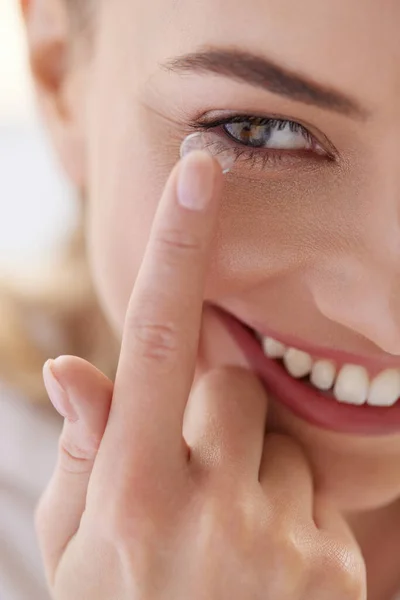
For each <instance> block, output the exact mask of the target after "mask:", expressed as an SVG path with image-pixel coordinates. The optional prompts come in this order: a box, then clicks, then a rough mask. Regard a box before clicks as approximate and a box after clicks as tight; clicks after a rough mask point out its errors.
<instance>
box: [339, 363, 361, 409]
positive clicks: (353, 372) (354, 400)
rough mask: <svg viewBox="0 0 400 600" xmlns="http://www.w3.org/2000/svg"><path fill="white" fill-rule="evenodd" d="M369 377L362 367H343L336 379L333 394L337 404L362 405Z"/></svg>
mask: <svg viewBox="0 0 400 600" xmlns="http://www.w3.org/2000/svg"><path fill="white" fill-rule="evenodd" d="M368 388H369V377H368V373H367V371H366V369H364V367H359V366H357V365H345V366H344V367H342V368H341V370H340V372H339V375H338V377H337V379H336V383H335V387H334V390H333V394H334V396H335V398H336V400H339V402H345V403H347V404H359V405H361V404H364V403H365V401H366V400H367V395H368Z"/></svg>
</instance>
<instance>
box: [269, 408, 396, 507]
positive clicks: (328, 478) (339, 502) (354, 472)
mask: <svg viewBox="0 0 400 600" xmlns="http://www.w3.org/2000/svg"><path fill="white" fill-rule="evenodd" d="M270 424H271V425H270V426H271V429H272V430H274V431H276V432H279V433H283V434H286V435H290V436H291V437H293V438H294V439H296V440H297V441H298V442H299V444H300V445H301V446H302V447H303V449H304V451H305V453H306V455H307V458H308V460H309V461H310V464H311V466H312V469H313V472H314V478H315V479H314V480H315V487H316V490H317V492H318V493H320V494H322V495H326V496H327V497H329V500H330V501H331V502H333V503H334V504H335V505H336V506H337V508H338V509H339V510H340V511H342V512H346V511H369V510H376V509H379V508H382V507H384V506H387V505H389V504H391V503H393V502H395V501H397V500H398V498H399V497H400V476H399V472H400V436H397V435H395V436H389V437H387V438H383V437H380V436H378V437H371V436H359V435H357V436H354V435H350V434H342V433H337V432H333V431H327V430H323V429H321V428H319V427H316V426H315V425H311V424H310V423H307V422H305V421H303V420H302V419H300V418H298V417H297V416H296V415H294V414H293V413H291V412H290V411H289V410H288V409H287V408H286V407H284V406H282V405H281V404H280V403H279V402H276V401H274V400H273V401H272V402H271V417H270Z"/></svg>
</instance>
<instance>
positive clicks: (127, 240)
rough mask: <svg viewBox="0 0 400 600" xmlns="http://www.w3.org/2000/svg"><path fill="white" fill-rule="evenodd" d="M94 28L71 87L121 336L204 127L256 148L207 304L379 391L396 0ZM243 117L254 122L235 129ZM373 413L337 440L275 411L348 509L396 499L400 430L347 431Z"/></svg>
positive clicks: (114, 10)
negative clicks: (166, 191)
mask: <svg viewBox="0 0 400 600" xmlns="http://www.w3.org/2000/svg"><path fill="white" fill-rule="evenodd" d="M94 18H95V21H96V23H95V24H94V31H95V36H94V40H93V47H92V48H91V51H90V56H89V57H88V58H86V59H85V62H84V63H82V60H81V61H80V67H79V68H80V69H81V70H83V71H84V72H83V73H81V74H82V76H79V77H76V78H75V79H74V81H75V83H74V85H73V86H72V88H71V89H72V92H71V93H72V98H71V103H72V104H73V105H74V107H75V109H74V114H75V115H78V116H77V118H76V122H75V123H74V124H73V125H71V126H74V127H75V130H77V131H79V136H78V137H79V139H80V144H81V150H82V152H81V153H78V154H79V155H80V156H83V157H84V159H82V162H81V164H80V167H79V169H75V170H74V173H77V172H78V171H79V173H80V175H79V177H80V178H81V180H80V181H76V183H77V184H78V185H82V186H84V188H85V190H86V193H87V197H88V236H89V249H90V258H91V264H92V268H93V273H94V278H95V282H96V285H97V288H98V292H99V295H100V298H101V301H102V303H103V306H104V308H105V310H106V312H107V313H108V315H109V317H110V319H111V321H112V322H113V324H114V326H115V328H116V329H117V330H118V332H122V327H123V320H124V315H125V311H126V307H127V303H128V299H129V296H130V293H131V290H132V287H133V284H134V281H135V277H136V275H137V272H138V269H139V267H140V264H141V260H142V257H143V253H144V250H145V246H146V242H147V239H148V235H149V231H150V227H151V224H152V220H153V216H154V214H155V210H156V207H157V203H158V200H159V198H160V195H161V192H162V190H163V186H164V183H165V181H166V179H167V177H168V174H169V172H170V170H171V168H172V166H173V165H174V164H175V162H176V161H177V159H178V156H179V146H180V143H181V142H182V140H183V138H184V137H185V136H186V135H188V134H190V133H192V132H193V131H196V130H199V129H201V128H202V126H204V125H205V124H208V125H210V124H211V125H212V126H213V127H215V131H216V132H217V133H218V135H220V136H221V140H222V141H223V143H224V144H227V145H233V146H234V147H240V144H247V146H245V145H243V148H242V150H243V151H244V154H242V156H241V158H240V159H239V161H238V163H237V165H236V167H235V169H234V170H233V171H232V173H230V174H229V175H228V176H227V177H226V183H225V190H224V198H223V208H222V213H221V218H220V225H219V234H218V237H217V239H216V243H215V249H214V258H213V262H212V266H211V268H210V273H209V280H208V285H207V289H206V299H207V300H208V301H210V302H211V303H213V304H215V305H217V306H219V307H221V308H223V309H225V310H226V311H228V312H230V313H231V314H233V315H234V316H235V317H237V318H238V319H240V320H241V321H243V322H244V323H247V324H249V325H251V326H252V327H255V328H256V329H257V330H258V331H259V332H261V333H264V334H268V333H269V334H270V335H272V336H273V337H274V338H276V339H278V340H280V341H283V342H286V343H287V344H290V345H293V346H294V347H296V348H299V349H304V350H307V349H308V350H309V351H310V352H311V349H312V354H313V356H314V357H315V358H326V357H330V356H332V357H333V359H334V360H335V362H336V363H337V364H339V365H341V364H342V363H352V364H355V365H361V366H366V367H367V371H368V377H369V379H370V380H372V378H373V376H375V375H376V374H377V373H379V372H380V371H383V370H384V369H385V368H388V367H395V366H399V367H400V158H399V157H400V110H399V97H400V69H399V65H400V38H399V35H398V23H399V19H400V6H399V4H398V2H397V1H396V0H379V1H378V0H352V1H351V2H349V1H348V0H324V1H321V0H303V2H302V3H301V10H299V3H298V2H297V0H247V1H246V2H239V1H237V2H235V1H232V0H201V1H199V0H184V1H179V0H151V1H150V2H144V1H143V0H113V1H112V2H101V3H99V7H98V9H95V15H94ZM396 40H397V41H396ZM232 53H236V54H235V55H234V56H233V55H232ZM83 64H84V66H82V65H83ZM238 115H241V116H244V117H247V122H246V119H244V120H243V118H242V121H240V120H239V119H236V120H235V122H232V120H231V121H230V122H229V118H231V119H232V117H237V116H238ZM249 117H265V118H266V120H264V121H257V120H254V119H253V120H251V119H250V121H249ZM268 117H269V118H270V119H271V118H272V119H276V120H275V121H271V120H269V121H268ZM286 120H288V121H290V122H292V123H296V124H299V125H301V126H302V127H298V126H294V125H292V124H290V123H285V121H286ZM221 123H222V124H221ZM228 132H230V134H231V135H233V136H234V137H235V140H234V139H232V138H229V135H228ZM256 141H258V142H259V143H261V145H262V146H263V147H261V148H254V147H253V148H251V147H249V146H248V144H249V143H250V144H253V146H254V143H255V142H256ZM76 178H77V179H78V176H77V175H76ZM332 351H333V353H332ZM344 352H347V353H350V354H347V355H346V354H343V353H344ZM361 371H362V370H360V369H356V370H351V369H350V370H349V372H348V373H347V375H346V376H343V382H344V383H343V382H342V383H343V386H344V387H345V388H346V390H347V392H345V394H350V396H351V395H352V394H353V395H354V396H355V397H357V398H358V397H359V396H360V394H361V396H362V394H363V393H364V394H365V393H366V392H363V389H364V388H365V386H366V384H365V372H364V371H363V372H362V373H361ZM285 377H286V375H285ZM287 377H289V375H288V376H287ZM300 385H302V386H303V387H304V385H305V384H304V385H303V384H302V383H301V384H300ZM388 385H389V384H388ZM343 386H342V387H343ZM304 389H305V388H304ZM304 389H303V393H304ZM310 393H311V392H310ZM313 393H314V392H313ZM382 394H383V396H385V394H389V392H387V391H383V392H382ZM399 395H400V388H399ZM385 397H386V396H385ZM304 402H305V403H306V402H307V397H306V396H305V399H304ZM329 402H331V403H338V401H337V400H335V399H334V398H330V399H329ZM342 406H343V404H341V405H340V406H338V407H337V408H339V409H341V408H342ZM365 410H368V409H366V407H365V406H364V407H361V406H360V407H359V406H357V407H354V406H353V411H352V412H351V416H350V417H349V419H350V423H347V424H346V426H345V427H344V429H346V433H343V431H342V432H337V431H335V432H334V431H331V430H330V429H332V427H330V428H329V429H326V428H323V427H321V426H315V425H311V424H310V423H308V422H307V421H306V420H304V419H302V418H299V417H296V416H294V414H293V413H292V411H290V410H287V409H286V408H283V406H282V405H281V403H280V402H275V401H274V402H273V403H272V406H271V411H272V414H273V415H274V420H275V426H276V427H277V428H278V429H281V430H283V431H285V432H288V433H289V434H290V435H294V436H295V437H297V438H298V439H299V440H300V441H301V443H302V444H304V445H305V447H306V449H307V452H308V455H309V457H310V459H311V461H312V462H313V464H314V469H315V472H316V474H317V478H318V482H317V485H319V487H320V488H321V489H322V490H323V491H325V492H328V493H329V494H331V496H332V497H333V498H334V499H335V501H336V502H337V503H338V504H339V505H340V506H341V507H342V508H363V507H375V506H378V505H383V504H385V503H387V502H389V501H391V500H393V499H394V498H395V497H398V496H399V495H400V476H399V472H400V425H399V432H398V434H396V432H393V431H392V430H390V431H389V428H387V427H386V425H384V426H383V427H382V428H381V429H380V431H379V433H380V435H366V433H367V429H368V430H370V429H371V428H370V427H364V428H363V426H362V425H361V426H359V427H358V426H357V425H355V426H354V427H353V422H352V420H353V419H354V423H356V424H357V423H358V421H359V420H361V421H363V419H364V417H362V418H360V419H359V418H358V416H357V414H356V413H357V411H364V412H363V413H362V414H363V415H364V414H365ZM377 410H378V411H385V413H387V410H388V409H382V408H380V409H377ZM397 410H399V409H397ZM354 411H356V412H354ZM349 414H350V413H349ZM360 414H361V413H360ZM380 414H383V412H381V413H379V415H378V417H377V419H378V420H379V419H380ZM393 414H394V412H393ZM397 418H398V417H397ZM366 420H367V421H368V420H370V417H367V419H366ZM383 420H384V421H385V423H387V422H388V421H389V422H390V421H392V419H390V420H389V419H388V417H387V414H386V416H385V419H383ZM356 426H357V427H358V429H357V431H356ZM372 429H373V428H372ZM369 433H370V431H369Z"/></svg>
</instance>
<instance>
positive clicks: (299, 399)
mask: <svg viewBox="0 0 400 600" xmlns="http://www.w3.org/2000/svg"><path fill="white" fill-rule="evenodd" d="M221 317H222V319H223V320H224V321H225V323H226V326H227V327H228V329H229V330H230V332H231V333H232V335H233V336H234V338H235V339H236V341H237V343H238V344H239V346H240V347H241V349H242V351H243V352H244V354H245V356H246V358H247V360H248V361H249V364H250V365H251V366H252V368H253V369H254V372H255V373H257V375H258V376H259V377H260V378H261V379H262V381H263V382H264V384H265V386H266V388H267V390H268V391H270V392H271V393H272V394H273V395H274V397H275V398H276V400H278V401H279V402H280V403H282V404H283V405H285V406H286V407H287V408H288V409H289V410H291V411H292V412H293V413H294V414H295V415H296V416H298V417H300V418H302V419H304V420H305V421H308V422H309V423H311V424H312V425H316V426H317V427H321V428H322V429H327V430H330V431H337V432H340V433H350V434H356V435H389V434H394V433H399V432H400V402H398V403H397V404H395V405H394V406H391V407H388V408H377V407H373V406H368V405H363V406H352V405H350V404H342V403H339V402H337V401H336V400H335V399H334V398H332V397H329V396H326V395H324V393H323V392H319V391H318V390H317V389H315V388H312V387H309V386H308V385H306V384H305V383H303V382H301V381H299V380H296V379H293V377H290V375H288V374H287V373H286V371H285V369H284V368H283V367H282V365H281V364H280V363H279V362H277V361H275V360H272V359H270V358H267V357H266V356H265V354H264V352H263V350H262V348H261V346H260V344H259V342H258V341H257V340H256V339H255V337H254V335H253V334H252V333H250V331H249V330H248V329H246V328H245V327H244V326H243V324H242V323H241V322H240V321H238V320H237V319H235V318H234V317H233V316H231V315H228V314H227V313H225V312H222V313H221Z"/></svg>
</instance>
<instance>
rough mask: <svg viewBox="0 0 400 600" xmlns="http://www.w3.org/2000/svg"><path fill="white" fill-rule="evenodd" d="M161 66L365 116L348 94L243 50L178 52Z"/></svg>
mask: <svg viewBox="0 0 400 600" xmlns="http://www.w3.org/2000/svg"><path fill="white" fill-rule="evenodd" d="M161 66H162V67H163V68H164V69H166V70H168V71H173V72H176V73H185V72H197V73H213V74H216V75H222V76H223V77H230V78H232V79H236V80H238V81H241V82H245V83H248V84H250V85H253V86H255V87H259V88H263V89H264V90H268V91H269V92H272V93H274V94H279V95H281V96H286V97H288V98H291V99H292V100H295V101H299V102H303V103H305V104H311V105H314V106H318V107H320V108H323V109H329V110H331V111H335V112H338V113H341V114H343V115H346V116H352V117H358V118H365V117H366V116H367V111H366V110H365V109H364V108H363V107H361V106H360V105H359V104H358V102H357V101H356V100H354V99H353V98H351V97H350V96H347V95H345V94H343V93H342V92H339V91H337V90H334V89H332V88H330V87H327V86H325V85H321V84H318V83H315V82H314V81H312V80H311V79H309V78H307V77H304V76H302V75H299V74H296V73H294V72H292V71H290V70H288V69H286V68H284V67H281V66H279V65H277V64H275V63H274V62H272V61H270V60H268V59H267V58H264V57H261V56H257V55H255V54H252V53H250V52H245V51H242V50H236V49H218V48H210V49H205V50H201V51H199V52H193V53H190V54H184V55H182V56H177V57H175V58H172V59H170V60H168V61H167V62H166V63H163V64H162V65H161Z"/></svg>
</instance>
